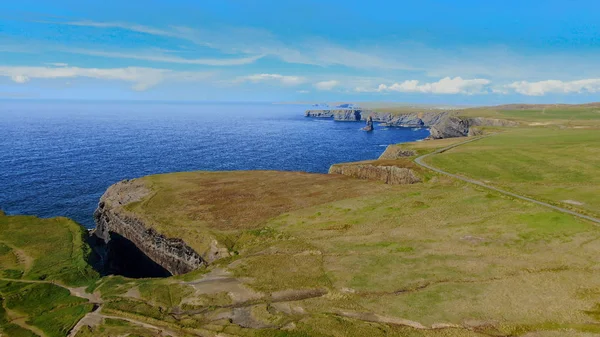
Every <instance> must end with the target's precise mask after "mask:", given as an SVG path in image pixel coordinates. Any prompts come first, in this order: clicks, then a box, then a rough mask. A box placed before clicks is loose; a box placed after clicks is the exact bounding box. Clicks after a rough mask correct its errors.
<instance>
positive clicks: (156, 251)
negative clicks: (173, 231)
mask: <svg viewBox="0 0 600 337" xmlns="http://www.w3.org/2000/svg"><path fill="white" fill-rule="evenodd" d="M149 192H150V191H148V189H147V188H146V187H145V186H144V185H143V183H140V182H138V181H136V180H132V181H122V182H120V183H117V184H115V185H113V186H111V187H110V188H109V189H108V190H107V191H106V193H104V195H103V196H102V198H101V199H100V203H99V204H98V208H97V209H96V211H95V212H94V218H95V221H96V229H95V230H94V233H93V234H94V235H95V236H96V237H98V238H99V239H101V240H103V241H104V242H105V243H107V247H108V249H110V240H111V238H110V236H111V233H116V234H118V235H120V236H122V237H123V238H125V239H127V240H129V241H131V243H133V244H134V245H135V246H136V247H137V248H138V249H139V250H140V251H141V252H143V253H144V254H145V255H146V256H147V257H148V258H150V259H151V260H153V261H154V262H156V263H157V264H159V265H160V266H162V267H163V268H164V269H166V270H168V271H169V272H170V273H171V274H174V275H178V274H184V273H187V272H190V271H192V270H195V269H198V268H199V267H201V266H203V265H205V264H206V261H205V260H204V259H203V258H202V257H201V256H200V255H199V254H198V253H196V252H195V251H194V250H193V249H192V248H190V247H189V246H187V245H186V244H185V242H184V241H183V240H180V239H174V238H167V237H165V236H163V235H161V234H159V233H157V232H156V231H155V230H154V229H152V228H150V227H149V226H147V225H146V224H145V223H144V222H143V220H141V219H140V218H138V217H137V216H136V215H135V214H132V213H130V212H127V211H126V210H125V209H124V206H125V205H127V204H129V203H131V202H135V201H139V200H141V199H142V198H143V197H144V196H146V195H147V194H148V193H149ZM106 255H107V256H108V255H110V254H106Z"/></svg>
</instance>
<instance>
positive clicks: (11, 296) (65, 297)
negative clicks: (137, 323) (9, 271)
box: [0, 281, 92, 337]
mask: <svg viewBox="0 0 600 337" xmlns="http://www.w3.org/2000/svg"><path fill="white" fill-rule="evenodd" d="M0 295H1V296H2V297H3V298H4V305H5V306H6V308H8V309H10V310H13V311H15V312H18V313H21V314H23V315H26V317H28V319H27V323H28V324H30V325H32V326H35V327H37V328H39V329H40V330H42V331H44V332H45V333H46V334H47V335H48V336H50V337H60V336H65V335H66V334H67V332H68V331H69V330H70V329H71V328H72V327H73V326H74V325H75V323H77V322H78V321H79V320H80V319H81V318H82V317H83V316H84V315H85V314H87V313H88V312H90V311H91V310H92V305H91V304H87V300H84V299H81V298H78V297H74V296H71V295H70V293H69V291H68V290H67V289H65V288H62V287H59V286H56V285H53V284H48V283H35V284H28V283H23V282H18V281H15V282H12V281H11V282H8V281H1V282H0Z"/></svg>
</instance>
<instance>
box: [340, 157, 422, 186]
mask: <svg viewBox="0 0 600 337" xmlns="http://www.w3.org/2000/svg"><path fill="white" fill-rule="evenodd" d="M329 174H342V175H346V176H349V177H353V178H357V179H366V180H379V181H383V182H385V183H386V184H390V185H406V184H414V183H419V182H421V178H419V176H418V175H417V174H416V173H415V171H414V170H412V169H410V168H405V167H398V166H393V165H376V164H372V163H368V162H364V163H348V164H335V165H332V166H331V167H330V168H329Z"/></svg>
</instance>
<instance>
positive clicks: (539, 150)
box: [427, 128, 600, 215]
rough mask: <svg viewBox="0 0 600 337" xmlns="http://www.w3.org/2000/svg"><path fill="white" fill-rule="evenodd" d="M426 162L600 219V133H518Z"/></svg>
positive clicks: (515, 131) (540, 129) (461, 148)
mask: <svg viewBox="0 0 600 337" xmlns="http://www.w3.org/2000/svg"><path fill="white" fill-rule="evenodd" d="M427 162H428V163H431V164H432V165H434V166H435V167H438V168H441V169H444V170H446V171H448V172H451V173H457V174H461V175H464V176H467V177H471V178H476V179H479V180H482V181H485V182H487V183H489V184H493V185H496V186H500V187H504V188H506V189H509V190H511V191H514V192H518V193H520V194H524V195H528V196H531V197H534V198H538V199H541V200H546V201H550V202H552V203H555V204H560V205H561V206H564V207H568V208H573V209H578V210H581V211H583V212H587V213H591V214H595V215H600V194H599V193H597V191H598V190H599V189H600V132H599V131H598V130H585V129H564V130H560V129H552V128H538V129H517V130H514V131H511V132H506V133H503V134H497V135H494V136H491V137H488V138H484V139H481V140H479V141H476V142H473V143H469V144H465V145H462V146H459V147H457V148H454V149H452V150H450V151H447V152H445V153H442V154H438V155H435V156H432V157H430V158H428V159H427ZM569 202H571V203H569ZM579 204H581V205H579Z"/></svg>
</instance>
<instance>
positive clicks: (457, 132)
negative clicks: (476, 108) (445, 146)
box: [429, 116, 469, 139]
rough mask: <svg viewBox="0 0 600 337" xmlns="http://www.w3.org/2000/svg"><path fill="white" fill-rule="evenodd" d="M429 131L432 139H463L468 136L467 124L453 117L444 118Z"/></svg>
mask: <svg viewBox="0 0 600 337" xmlns="http://www.w3.org/2000/svg"><path fill="white" fill-rule="evenodd" d="M429 131H430V133H431V136H430V137H431V138H433V139H442V138H453V137H464V136H466V135H468V134H469V123H468V122H467V121H465V120H462V119H460V118H458V117H455V116H445V117H444V118H443V119H442V120H440V121H438V122H437V123H436V124H435V125H433V126H432V127H431V129H430V130H429Z"/></svg>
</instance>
